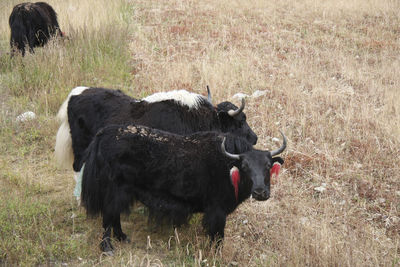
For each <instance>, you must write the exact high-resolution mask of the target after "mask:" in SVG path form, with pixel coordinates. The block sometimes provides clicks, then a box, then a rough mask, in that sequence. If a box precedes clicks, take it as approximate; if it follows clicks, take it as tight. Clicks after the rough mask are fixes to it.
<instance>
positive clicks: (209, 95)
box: [207, 85, 212, 105]
mask: <svg viewBox="0 0 400 267" xmlns="http://www.w3.org/2000/svg"><path fill="white" fill-rule="evenodd" d="M207 93H208V102H210V103H211V105H212V99H211V92H210V87H209V86H208V85H207Z"/></svg>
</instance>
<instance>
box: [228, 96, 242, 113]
mask: <svg viewBox="0 0 400 267" xmlns="http://www.w3.org/2000/svg"><path fill="white" fill-rule="evenodd" d="M245 104H246V101H245V100H244V97H243V98H242V105H241V106H240V108H238V109H237V110H233V109H231V110H229V111H228V114H229V115H230V116H231V117H235V116H236V115H238V114H240V112H242V111H243V109H244V106H245Z"/></svg>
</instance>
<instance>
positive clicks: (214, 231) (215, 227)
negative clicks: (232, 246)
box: [203, 207, 226, 246]
mask: <svg viewBox="0 0 400 267" xmlns="http://www.w3.org/2000/svg"><path fill="white" fill-rule="evenodd" d="M225 223H226V213H225V212H224V211H223V210H222V209H220V208H215V207H213V208H209V209H208V210H206V212H205V214H204V217H203V226H204V228H206V229H207V232H208V235H209V236H210V238H211V242H213V241H217V246H218V245H219V244H220V243H221V241H222V239H223V238H224V229H225Z"/></svg>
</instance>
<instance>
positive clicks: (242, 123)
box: [217, 98, 257, 145]
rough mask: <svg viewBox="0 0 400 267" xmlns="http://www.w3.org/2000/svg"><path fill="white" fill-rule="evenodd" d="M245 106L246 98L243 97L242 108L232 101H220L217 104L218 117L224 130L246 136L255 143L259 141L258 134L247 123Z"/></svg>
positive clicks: (250, 141) (251, 142)
mask: <svg viewBox="0 0 400 267" xmlns="http://www.w3.org/2000/svg"><path fill="white" fill-rule="evenodd" d="M244 106H245V100H244V98H242V104H241V106H240V108H238V107H236V106H235V105H234V104H232V103H231V102H222V103H219V104H218V105H217V114H218V119H219V122H220V123H221V128H222V131H223V132H225V133H228V132H229V133H233V134H234V135H237V136H241V137H244V138H245V139H246V140H247V141H248V142H249V143H250V144H253V145H255V144H256V143H257V135H256V134H255V133H254V132H253V130H252V129H251V128H250V126H249V125H248V124H247V121H246V114H244V112H243V109H244Z"/></svg>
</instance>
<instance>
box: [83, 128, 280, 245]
mask: <svg viewBox="0 0 400 267" xmlns="http://www.w3.org/2000/svg"><path fill="white" fill-rule="evenodd" d="M282 136H283V144H282V146H281V147H280V148H279V149H276V150H274V151H271V152H269V151H261V150H257V149H253V147H252V144H250V143H248V142H247V141H246V140H245V139H243V138H241V137H237V136H234V135H232V134H223V133H220V132H199V133H195V134H192V135H186V136H184V135H176V134H172V133H168V132H164V131H161V130H157V129H152V128H148V127H144V126H137V125H110V126H107V127H105V128H102V129H101V130H100V131H99V132H98V133H97V134H96V136H95V138H94V139H93V141H92V143H91V144H90V146H89V148H88V150H87V158H85V165H84V167H83V180H82V204H83V206H84V207H85V208H86V211H87V213H88V214H89V215H98V214H100V213H101V214H102V216H103V227H104V230H105V232H104V235H103V239H102V242H101V249H102V251H104V252H112V250H113V247H112V245H111V241H110V237H111V229H113V232H114V236H115V237H116V238H117V239H118V240H121V241H122V240H127V236H126V235H125V234H124V233H123V231H122V229H121V223H120V214H121V212H128V211H129V207H130V206H131V204H132V203H133V202H134V201H136V200H137V201H140V202H141V203H143V204H144V205H145V206H147V207H148V208H149V210H150V214H152V215H154V216H156V217H160V218H164V217H168V218H170V222H171V223H172V224H173V225H174V226H179V225H181V224H182V223H185V222H186V221H187V219H188V218H189V217H190V215H191V214H193V213H199V212H200V213H204V217H203V226H204V228H205V229H206V230H207V233H208V235H209V236H210V238H211V240H219V239H222V238H223V237H224V228H225V222H226V217H227V215H228V214H230V213H232V212H233V211H234V210H235V209H236V207H237V206H238V205H239V204H240V203H241V202H243V201H244V200H245V199H247V198H248V197H249V196H250V195H252V196H253V197H254V198H255V199H256V200H267V199H268V198H269V197H270V171H271V168H272V166H273V165H274V163H276V162H277V163H280V164H282V163H283V159H282V158H280V157H276V156H277V155H279V154H280V153H282V152H283V151H284V149H285V148H286V138H285V136H284V135H283V134H282ZM225 143H226V144H227V145H226V147H227V148H225ZM238 144H239V145H238ZM234 147H236V148H234ZM237 147H240V150H243V153H239V154H231V153H229V152H226V149H228V148H229V149H231V150H232V149H238V148H237Z"/></svg>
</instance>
